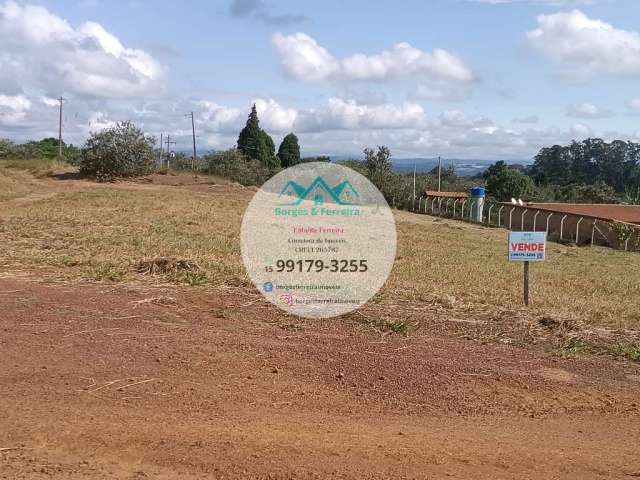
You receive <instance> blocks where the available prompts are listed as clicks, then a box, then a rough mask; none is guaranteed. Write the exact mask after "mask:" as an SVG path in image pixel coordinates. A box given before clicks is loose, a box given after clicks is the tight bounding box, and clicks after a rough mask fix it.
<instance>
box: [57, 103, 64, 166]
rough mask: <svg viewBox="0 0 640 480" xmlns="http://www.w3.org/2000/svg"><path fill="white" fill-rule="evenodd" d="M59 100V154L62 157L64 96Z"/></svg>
mask: <svg viewBox="0 0 640 480" xmlns="http://www.w3.org/2000/svg"><path fill="white" fill-rule="evenodd" d="M58 100H59V101H60V118H59V121H58V156H59V157H62V102H64V98H62V96H60V98H59V99H58Z"/></svg>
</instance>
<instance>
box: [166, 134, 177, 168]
mask: <svg viewBox="0 0 640 480" xmlns="http://www.w3.org/2000/svg"><path fill="white" fill-rule="evenodd" d="M175 143H176V142H172V141H171V135H169V134H167V168H169V160H170V158H171V145H172V144H173V145H175Z"/></svg>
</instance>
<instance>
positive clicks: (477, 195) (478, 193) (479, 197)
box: [471, 187, 486, 223]
mask: <svg viewBox="0 0 640 480" xmlns="http://www.w3.org/2000/svg"><path fill="white" fill-rule="evenodd" d="M485 193H486V192H485V189H484V187H473V188H472V189H471V217H472V218H473V220H475V221H476V222H478V223H482V221H483V212H484V197H485Z"/></svg>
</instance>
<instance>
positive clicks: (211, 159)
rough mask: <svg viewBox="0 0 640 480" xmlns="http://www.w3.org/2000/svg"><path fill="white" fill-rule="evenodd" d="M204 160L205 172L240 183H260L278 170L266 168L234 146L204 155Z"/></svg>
mask: <svg viewBox="0 0 640 480" xmlns="http://www.w3.org/2000/svg"><path fill="white" fill-rule="evenodd" d="M204 162H205V165H204V171H205V173H208V174H210V175H217V176H219V177H223V178H228V179H229V180H232V181H234V182H238V183H240V184H242V185H258V186H259V185H262V184H263V183H265V182H266V181H267V180H268V179H269V178H271V176H273V175H275V174H276V173H277V172H278V169H274V168H268V167H266V166H265V165H264V164H263V163H262V162H260V161H259V160H253V159H250V158H248V157H247V156H245V155H244V154H243V153H242V152H241V151H240V150H237V149H235V148H233V149H231V150H226V151H224V152H216V153H210V154H208V155H205V157H204Z"/></svg>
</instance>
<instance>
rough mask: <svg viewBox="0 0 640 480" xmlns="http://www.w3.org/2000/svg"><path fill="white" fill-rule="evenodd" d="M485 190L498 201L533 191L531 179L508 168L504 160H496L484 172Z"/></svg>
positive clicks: (533, 186)
mask: <svg viewBox="0 0 640 480" xmlns="http://www.w3.org/2000/svg"><path fill="white" fill-rule="evenodd" d="M486 179H487V190H488V191H489V194H490V195H491V196H492V197H493V198H495V199H496V200H498V201H501V202H505V201H507V200H509V199H510V198H521V197H525V196H528V195H531V194H532V193H534V191H535V185H534V183H533V180H531V178H530V177H529V176H527V175H525V174H524V173H522V172H520V171H518V170H515V169H513V168H509V167H508V166H507V165H505V163H504V162H497V163H496V164H495V165H492V166H491V167H489V169H488V170H487V173H486Z"/></svg>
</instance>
